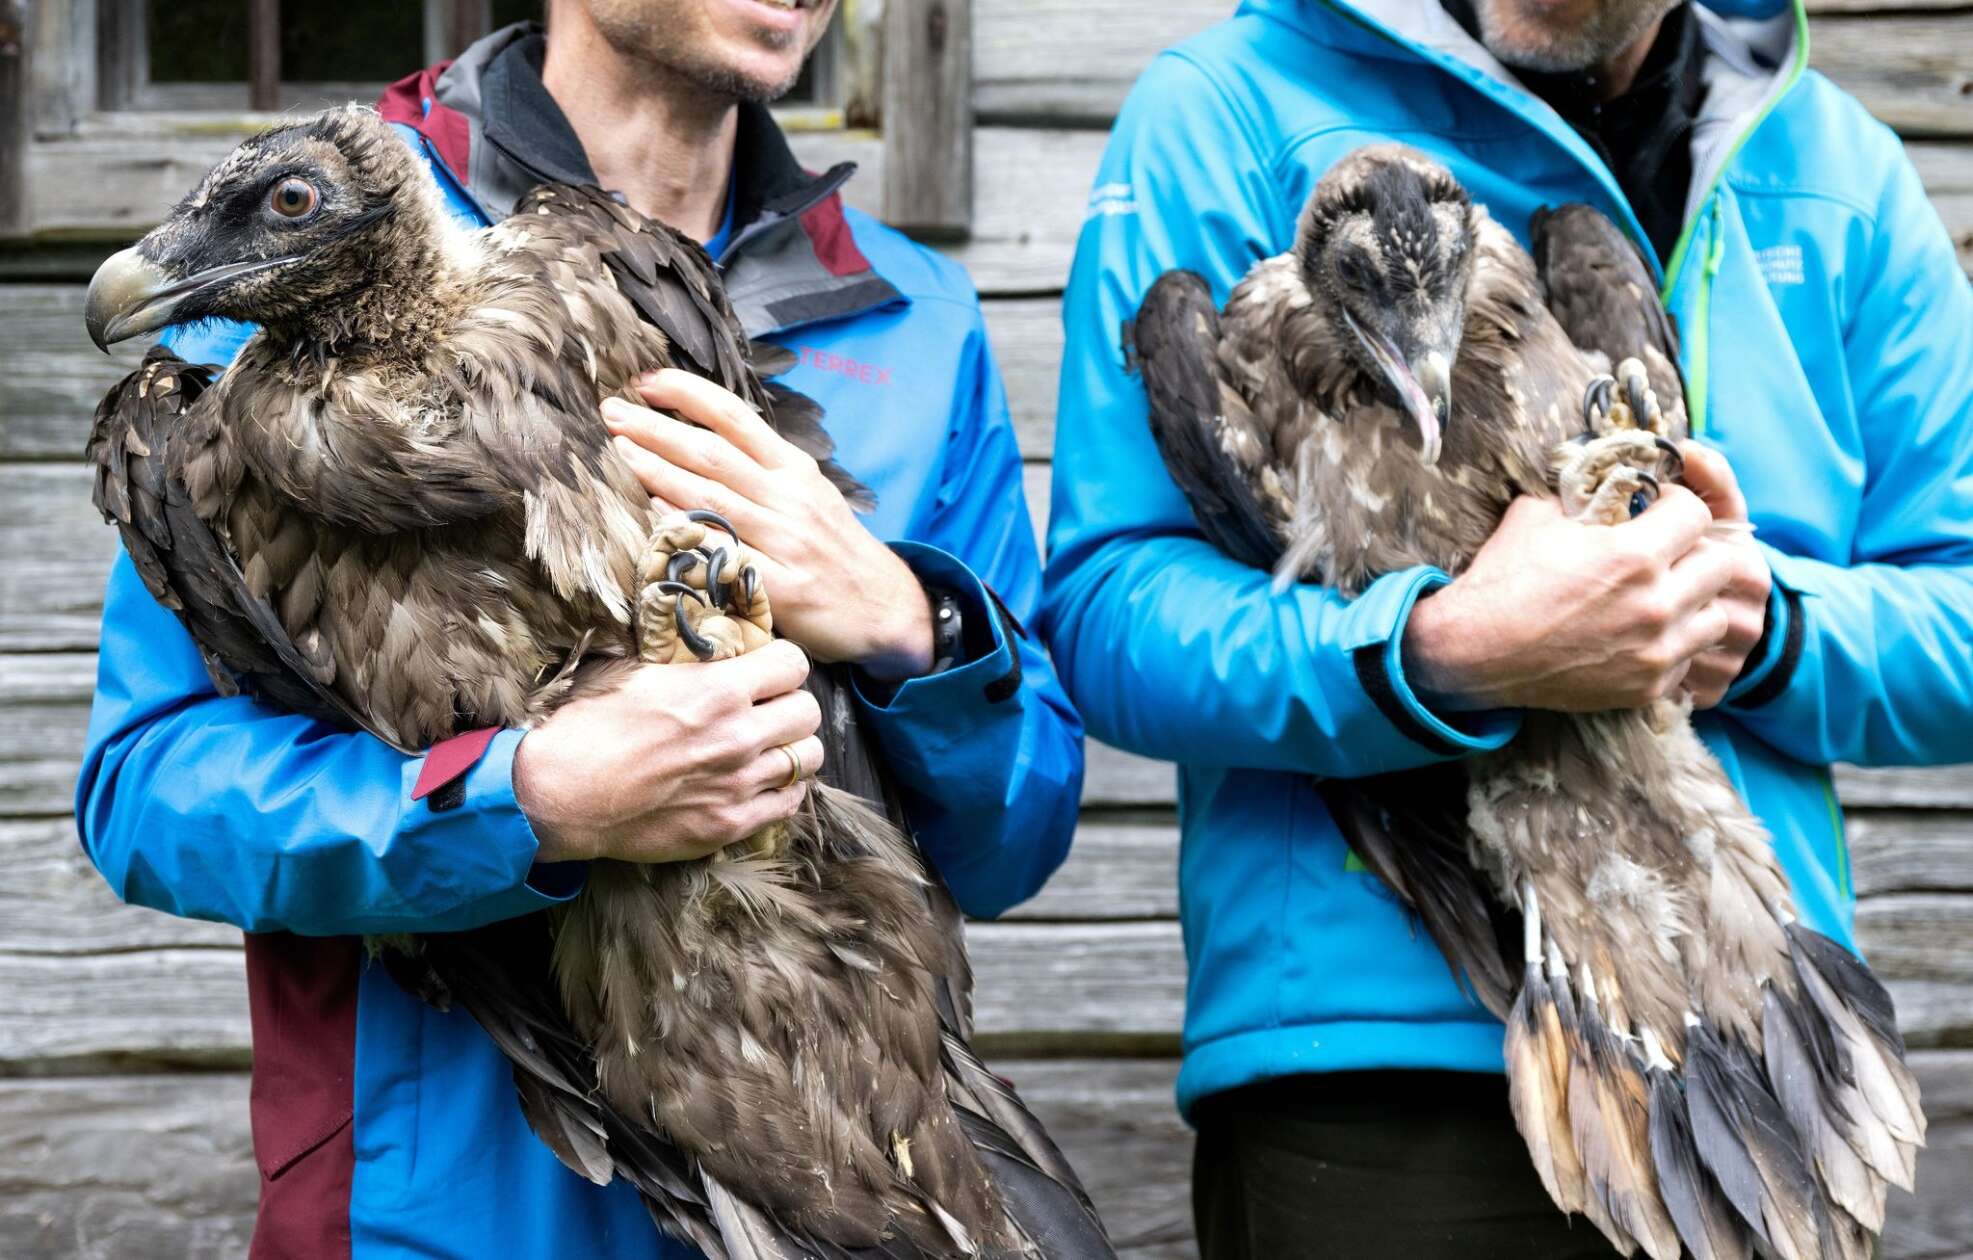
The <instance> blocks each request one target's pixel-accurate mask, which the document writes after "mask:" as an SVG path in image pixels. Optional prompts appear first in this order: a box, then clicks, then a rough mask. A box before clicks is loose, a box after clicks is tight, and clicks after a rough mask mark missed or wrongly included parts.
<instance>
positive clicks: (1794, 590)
mask: <svg viewBox="0 0 1973 1260" xmlns="http://www.w3.org/2000/svg"><path fill="white" fill-rule="evenodd" d="M1892 143H1895V142H1892ZM1843 276H1844V280H1845V283H1846V284H1848V285H1851V286H1854V289H1853V291H1854V294H1855V295H1854V297H1852V298H1851V299H1850V309H1849V310H1848V311H1847V312H1846V314H1847V323H1846V335H1845V342H1844V354H1845V356H1846V358H1847V367H1848V371H1849V378H1850V384H1851V396H1852V398H1853V399H1854V407H1855V422H1856V426H1857V430H1858V432H1859V433H1860V434H1861V437H1862V443H1863V453H1864V464H1865V467H1864V480H1863V495H1862V498H1861V500H1860V502H1859V504H1858V507H1857V520H1856V528H1855V542H1854V545H1853V550H1852V555H1851V557H1850V563H1848V564H1833V563H1829V562H1827V561H1824V560H1815V559H1809V558H1806V557H1803V556H1796V555H1789V554H1786V553H1783V552H1781V551H1778V550H1776V549H1774V548H1772V547H1769V548H1767V549H1766V551H1767V556H1768V560H1769V563H1770V565H1771V566H1772V568H1773V571H1774V578H1775V595H1774V597H1773V599H1772V600H1771V602H1770V604H1769V625H1768V631H1767V634H1766V636H1765V638H1764V639H1763V641H1762V644H1761V647H1760V650H1759V651H1758V653H1757V657H1756V661H1755V664H1754V665H1752V666H1751V667H1750V668H1749V669H1748V670H1747V672H1746V673H1745V674H1743V676H1742V678H1741V680H1740V682H1738V683H1737V684H1736V685H1735V687H1734V690H1733V692H1732V693H1731V694H1729V696H1728V697H1727V703H1726V710H1727V711H1728V712H1730V713H1732V714H1733V715H1734V716H1735V717H1737V718H1738V719H1739V720H1740V721H1741V722H1742V723H1743V724H1745V725H1746V726H1747V728H1748V729H1750V730H1752V731H1753V732H1754V733H1756V734H1758V735H1759V736H1760V737H1761V738H1762V739H1764V740H1766V741H1767V742H1768V743H1770V744H1772V745H1774V746H1775V747H1776V748H1779V749H1780V750H1781V751H1783V752H1785V753H1787V754H1789V755H1790V756H1793V757H1797V758H1799V759H1801V760H1803V761H1807V762H1812V763H1816V764H1826V763H1828V762H1832V761H1851V762H1858V763H1861V764H1865V765H1927V764H1932V765H1936V764H1944V763H1949V762H1957V761H1967V760H1973V286H1969V285H1968V283H1967V279H1966V275H1965V273H1964V272H1963V271H1961V269H1960V266H1959V260H1958V259H1957V257H1955V255H1954V251H1953V245H1952V241H1951V238H1950V237H1949V236H1948V234H1947V233H1946V230H1945V227H1944V225H1943V224H1941V223H1940V222H1939V217H1938V214H1937V212H1936V211H1935V210H1934V209H1933V208H1932V205H1931V202H1930V201H1929V200H1928V199H1927V197H1926V195H1925V190H1924V187H1923V186H1922V185H1921V184H1920V183H1919V180H1918V175H1917V172H1916V171H1915V170H1913V169H1912V166H1911V163H1910V161H1909V159H1907V158H1906V157H1904V155H1903V153H1902V151H1901V150H1900V151H1899V152H1898V155H1897V158H1896V161H1895V164H1894V167H1893V169H1892V171H1891V172H1890V175H1889V178H1888V179H1887V181H1886V186H1885V189H1884V192H1883V194H1882V196H1881V199H1880V204H1879V206H1878V211H1877V214H1876V216H1875V221H1874V223H1872V224H1869V225H1868V228H1867V230H1860V231H1859V233H1858V237H1857V239H1856V240H1855V243H1854V244H1853V247H1852V248H1851V250H1850V253H1849V257H1848V258H1847V259H1846V260H1845V265H1844V271H1843Z"/></svg>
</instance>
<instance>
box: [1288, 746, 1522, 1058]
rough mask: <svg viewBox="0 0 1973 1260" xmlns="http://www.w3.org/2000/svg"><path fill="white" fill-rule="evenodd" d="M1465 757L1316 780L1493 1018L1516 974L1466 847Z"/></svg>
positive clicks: (1507, 922)
mask: <svg viewBox="0 0 1973 1260" xmlns="http://www.w3.org/2000/svg"><path fill="white" fill-rule="evenodd" d="M1466 786H1467V776H1466V771H1465V769H1464V767H1462V766H1461V765H1460V764H1459V763H1457V762H1450V763H1446V764H1442V765H1435V766H1424V767H1421V768H1419V769H1416V770H1405V771H1400V772H1398V773H1395V774H1389V775H1374V776H1370V777H1367V778H1361V779H1327V780H1323V781H1322V782H1321V783H1319V784H1317V790H1318V791H1319V792H1320V793H1321V795H1322V799H1323V802H1324V804H1326V805H1327V806H1328V807H1329V813H1330V816H1331V817H1332V818H1334V819H1335V821H1336V825H1337V827H1338V828H1339V829H1340V830H1341V831H1342V833H1343V839H1344V840H1346V841H1348V842H1349V846H1350V849H1351V850H1352V851H1353V852H1354V853H1355V854H1356V855H1357V857H1358V859H1359V860H1361V861H1362V862H1363V864H1364V865H1365V866H1366V867H1368V868H1369V869H1370V872H1371V873H1372V874H1373V875H1375V876H1377V878H1379V879H1381V880H1383V881H1384V883H1385V884H1387V885H1389V886H1390V888H1391V890H1392V891H1393V892H1395V893H1397V895H1398V898H1399V899H1400V900H1401V901H1402V902H1403V903H1404V905H1405V906H1406V908H1407V909H1409V910H1411V912H1412V913H1414V914H1416V915H1417V916H1418V920H1419V923H1420V924H1421V925H1422V926H1423V927H1424V929H1425V932H1426V934H1427V935H1428V936H1430V937H1431V938H1432V941H1433V943H1434V944H1436V945H1437V946H1438V947H1439V952H1440V953H1442V954H1444V955H1445V957H1446V961H1447V965H1448V966H1450V967H1451V968H1452V970H1453V974H1454V975H1455V976H1457V977H1458V978H1459V979H1460V981H1461V983H1463V984H1464V985H1465V986H1466V987H1467V988H1468V989H1470V990H1471V991H1472V993H1473V995H1474V997H1476V998H1477V999H1478V1000H1479V1001H1480V1003H1481V1004H1482V1005H1484V1006H1485V1007H1486V1008H1487V1009H1488V1010H1489V1011H1492V1012H1493V1013H1494V1015H1495V1017H1496V1018H1499V1019H1502V1020H1505V1019H1506V1018H1507V1016H1508V1012H1509V1010H1510V1008H1511V1007H1512V1006H1513V1003H1514V988H1515V985H1516V983H1517V976H1516V974H1515V972H1514V971H1513V970H1512V969H1511V968H1510V966H1509V964H1508V961H1507V958H1508V950H1507V948H1506V947H1505V946H1504V945H1503V941H1505V940H1511V939H1512V936H1513V916H1512V914H1511V913H1510V912H1509V911H1507V910H1505V909H1503V908H1502V907H1501V906H1500V903H1499V902H1498V901H1497V900H1496V899H1495V897H1494V894H1493V892H1492V890H1491V888H1490V887H1489V886H1488V884H1487V881H1486V876H1485V875H1483V874H1482V873H1481V872H1480V871H1478V870H1477V869H1475V868H1474V866H1473V864H1472V862H1471V861H1470V860H1469V859H1468V857H1467V843H1466V835H1467V828H1466V814H1467V805H1466Z"/></svg>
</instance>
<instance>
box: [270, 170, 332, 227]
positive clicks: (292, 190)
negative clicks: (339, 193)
mask: <svg viewBox="0 0 1973 1260" xmlns="http://www.w3.org/2000/svg"><path fill="white" fill-rule="evenodd" d="M320 201H321V197H320V196H318V195H317V194H316V191H315V185H313V184H311V183H309V182H308V181H307V180H305V179H284V180H282V181H281V182H280V183H278V184H276V185H274V191H273V192H271V193H269V194H268V196H267V208H268V209H269V210H272V211H273V212H274V213H275V214H278V215H280V216H281V217H282V218H284V219H305V218H307V217H308V216H309V214H310V213H312V212H313V211H314V209H315V207H316V204H317V203H318V202H320Z"/></svg>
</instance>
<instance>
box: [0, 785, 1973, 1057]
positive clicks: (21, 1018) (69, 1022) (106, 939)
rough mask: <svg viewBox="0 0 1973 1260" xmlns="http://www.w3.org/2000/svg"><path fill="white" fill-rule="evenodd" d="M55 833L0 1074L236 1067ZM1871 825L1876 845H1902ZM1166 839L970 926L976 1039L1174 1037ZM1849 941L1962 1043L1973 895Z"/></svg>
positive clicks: (1895, 899)
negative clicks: (139, 1066) (1011, 912)
mask: <svg viewBox="0 0 1973 1260" xmlns="http://www.w3.org/2000/svg"><path fill="white" fill-rule="evenodd" d="M67 827H68V823H67V822H66V820H56V821H48V820H41V821H29V822H16V823H9V824H5V825H4V826H0V855H4V857H5V860H6V861H7V863H8V869H9V870H10V872H13V873H14V874H13V875H12V876H11V877H10V880H9V881H8V885H9V891H8V892H6V893H5V895H0V1075H10V1074H11V1075H19V1074H43V1073H46V1072H48V1071H50V1070H51V1069H56V1068H61V1069H72V1068H74V1067H76V1066H79V1065H97V1064H106V1063H108V1064H133V1063H160V1062H163V1063H186V1062H191V1063H219V1064H225V1063H235V1062H239V1063H243V1062H245V1059H246V1053H247V1029H246V1009H245V994H244V989H243V987H242V986H243V980H242V972H241V963H240V953H239V950H238V948H237V944H238V939H239V938H238V934H237V933H236V932H234V931H233V930H232V929H230V928H226V927H223V926H220V925H215V924H211V923H202V922H196V921H192V920H185V919H177V918H172V917H169V916H166V915H162V914H158V913H155V912H153V911H149V910H142V909H138V908H134V907H125V906H119V905H117V904H116V903H115V901H114V898H113V897H112V895H111V893H110V891H109V890H108V888H107V887H106V886H105V885H104V884H103V883H102V881H100V880H99V879H95V878H93V877H92V875H91V872H90V871H89V870H88V868H87V867H86V865H85V863H84V859H83V858H82V857H81V855H80V853H79V851H78V850H77V849H76V848H75V847H73V841H72V839H71V837H70V836H69V834H68V833H67V830H66V829H67ZM1875 834H1876V836H1877V839H1876V840H1873V842H1872V843H1873V844H1876V843H1882V844H1885V845H1894V844H1909V843H1910V841H1901V840H1899V839H1898V837H1897V836H1896V835H1895V834H1894V833H1892V832H1890V831H1888V830H1885V829H1883V828H1879V829H1877V830H1876V832H1875ZM1175 837H1176V832H1175V829H1174V828H1173V826H1172V824H1171V823H1170V822H1169V821H1166V822H1164V823H1162V824H1158V823H1142V824H1117V823H1109V822H1107V821H1104V820H1100V819H1090V820H1088V821H1086V822H1085V823H1084V831H1083V836H1082V840H1083V841H1084V843H1079V844H1078V846H1077V847H1076V848H1075V849H1074V850H1073V852H1072V856H1071V857H1070V859H1069V861H1068V863H1067V864H1066V865H1065V866H1064V868H1063V870H1062V871H1061V872H1060V873H1059V874H1058V875H1057V877H1056V881H1055V884H1054V886H1053V887H1052V888H1051V890H1050V891H1049V892H1047V893H1045V894H1043V896H1042V897H1041V898H1039V899H1037V901H1036V902H1035V903H1034V904H1033V905H1031V906H1030V907H1027V908H1025V909H1024V910H1023V911H1022V912H1021V913H1020V914H1018V915H1016V916H1012V917H1010V918H1009V919H1007V920H1003V921H1001V922H997V923H981V924H974V925H973V926H972V927H971V928H970V929H969V931H968V933H967V940H968V944H969V947H970V949H971V952H972V955H973V964H974V970H975V973H976V976H977V988H978V999H977V1000H978V1008H979V1025H980V1029H981V1031H982V1033H983V1034H984V1035H985V1036H986V1037H987V1038H988V1043H987V1044H990V1045H995V1046H998V1047H1001V1048H1002V1049H1003V1050H1005V1049H1007V1048H1010V1047H1011V1048H1014V1049H1019V1050H1033V1051H1038V1052H1039V1051H1046V1052H1049V1053H1063V1052H1072V1051H1075V1050H1077V1049H1078V1048H1080V1049H1082V1050H1088V1049H1090V1048H1092V1047H1097V1046H1103V1047H1110V1048H1113V1049H1131V1050H1134V1051H1142V1050H1144V1049H1147V1048H1151V1049H1155V1048H1169V1047H1171V1046H1174V1045H1175V1044H1176V1032H1177V1029H1178V1027H1179V1024H1180V1021H1181V1018H1182V1015H1183V1008H1184V996H1185V966H1184V955H1183V949H1182V946H1181V943H1180V940H1179V934H1178V925H1177V924H1176V923H1175V922H1174V921H1172V919H1171V917H1170V916H1171V915H1172V913H1173V912H1174V909H1175V903H1174V901H1173V894H1172V892H1171V891H1170V889H1171V883H1170V877H1171V870H1172V861H1173V856H1174V854H1175V852H1176V842H1175ZM1860 860H1863V859H1860ZM1966 874H1967V872H1966V871H1964V870H1960V871H1958V872H1957V873H1955V874H1953V875H1951V876H1949V877H1948V878H1951V879H1955V880H1959V881H1964V879H1965V878H1966ZM1928 878H1931V877H1928ZM1933 882H1937V880H1936V879H1934V880H1933ZM1857 937H1858V940H1859V942H1860V944H1861V945H1862V947H1863V949H1864V951H1865V953H1866V954H1868V955H1869V957H1870V958H1871V961H1872V963H1873V965H1874V966H1875V968H1876V969H1877V971H1878V973H1879V975H1881V976H1882V977H1883V978H1884V979H1885V981H1886V982H1887V983H1888V984H1889V985H1890V986H1891V988H1892V990H1893V993H1894V994H1895V995H1896V997H1897V999H1898V1003H1899V1010H1900V1018H1901V1023H1902V1024H1903V1025H1904V1026H1905V1028H1906V1030H1907V1032H1908V1034H1909V1035H1910V1036H1911V1037H1912V1039H1913V1041H1914V1043H1916V1044H1922V1045H1940V1044H1965V1045H1973V1038H1968V1034H1969V1033H1973V897H1970V896H1966V895H1964V894H1953V893H1943V892H1899V893H1886V894H1879V895H1875V896H1872V897H1869V898H1866V899H1865V900H1864V901H1863V903H1862V904H1861V905H1860V907H1859V908H1858V912H1857Z"/></svg>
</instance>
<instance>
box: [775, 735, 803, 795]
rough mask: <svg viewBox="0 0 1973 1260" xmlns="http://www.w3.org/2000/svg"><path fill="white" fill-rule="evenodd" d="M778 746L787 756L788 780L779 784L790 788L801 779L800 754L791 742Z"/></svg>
mask: <svg viewBox="0 0 1973 1260" xmlns="http://www.w3.org/2000/svg"><path fill="white" fill-rule="evenodd" d="M779 747H780V749H781V751H782V753H784V754H785V755H786V756H787V758H788V781H787V782H786V783H783V784H782V785H781V786H782V787H784V788H791V787H793V786H795V784H797V783H800V782H801V781H802V755H801V754H800V753H798V752H796V751H795V746H794V745H793V744H781V745H779Z"/></svg>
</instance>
